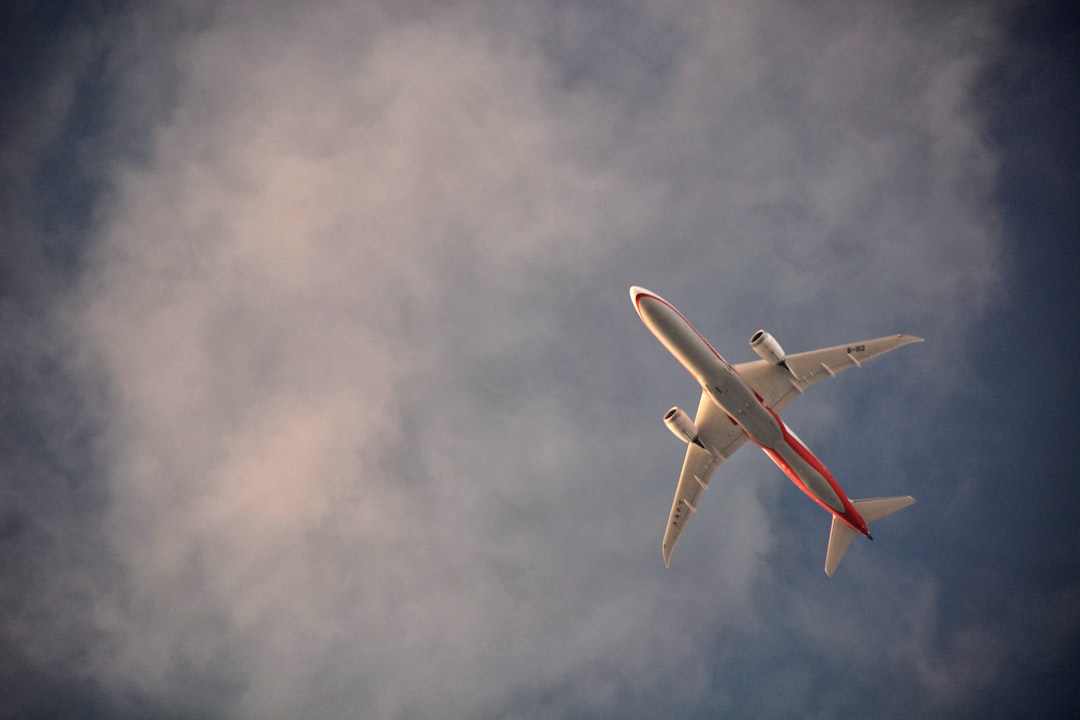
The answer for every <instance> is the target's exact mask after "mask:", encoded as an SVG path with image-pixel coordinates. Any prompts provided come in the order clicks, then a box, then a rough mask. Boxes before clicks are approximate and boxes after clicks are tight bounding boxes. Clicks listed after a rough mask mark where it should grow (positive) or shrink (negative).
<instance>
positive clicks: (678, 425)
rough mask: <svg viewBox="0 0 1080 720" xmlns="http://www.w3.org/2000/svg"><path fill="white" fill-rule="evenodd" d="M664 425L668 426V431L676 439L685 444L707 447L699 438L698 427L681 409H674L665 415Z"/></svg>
mask: <svg viewBox="0 0 1080 720" xmlns="http://www.w3.org/2000/svg"><path fill="white" fill-rule="evenodd" d="M664 424H665V425H667V426H668V430H670V431H671V432H672V433H674V434H675V437H677V438H679V439H680V440H682V441H683V442H684V443H694V444H695V445H697V446H698V447H702V448H703V447H705V446H704V445H702V444H701V440H700V439H699V438H698V430H697V427H696V426H695V425H694V423H693V422H692V421H691V420H690V417H689V416H688V415H687V414H686V413H684V412H683V411H682V410H680V409H679V408H677V407H673V408H671V409H670V410H668V411H667V412H666V413H664Z"/></svg>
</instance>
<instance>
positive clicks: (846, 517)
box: [751, 404, 870, 535]
mask: <svg viewBox="0 0 1080 720" xmlns="http://www.w3.org/2000/svg"><path fill="white" fill-rule="evenodd" d="M762 407H764V408H765V409H766V410H768V411H769V412H770V413H771V414H772V416H773V417H774V418H776V422H777V423H779V424H780V429H781V431H783V433H784V442H785V443H787V445H788V447H790V448H791V449H792V450H794V451H795V452H796V453H797V454H798V455H799V457H801V458H802V459H803V460H805V461H806V462H807V463H809V465H810V467H812V468H814V470H816V471H817V472H818V473H819V474H820V475H821V476H822V477H823V478H825V482H827V483H829V486H830V487H831V488H832V489H833V492H835V493H836V495H837V497H839V498H840V502H841V503H843V505H844V512H842V513H840V512H837V511H836V510H834V509H833V508H831V507H829V506H828V505H827V504H826V503H824V502H822V500H821V499H820V498H819V497H818V496H817V495H815V494H814V493H812V492H810V490H809V489H808V488H807V487H806V484H805V483H803V481H802V480H801V479H800V478H799V476H798V474H797V473H796V472H795V471H794V469H792V467H791V466H790V465H788V464H787V462H786V461H785V460H784V459H783V458H782V457H780V455H779V454H777V453H776V451H775V450H772V449H770V448H767V447H764V446H760V447H761V449H762V450H764V451H765V454H766V455H768V456H769V457H770V458H772V460H773V462H775V463H776V464H777V466H778V467H779V468H780V469H781V470H783V471H784V474H785V475H787V476H788V477H789V478H791V481H792V482H793V483H795V485H796V487H798V488H799V489H800V490H802V491H803V492H804V493H806V494H807V495H809V496H810V499H811V500H813V501H814V502H816V503H817V504H818V505H820V506H821V507H823V508H824V509H825V510H827V511H828V512H829V513H831V514H832V515H835V516H837V517H838V518H840V519H841V520H843V521H844V522H845V523H847V524H848V525H850V526H851V528H852V529H853V530H855V531H856V532H859V533H862V534H863V535H868V534H869V532H870V531H869V529H868V528H867V527H866V522H865V521H864V520H863V519H862V516H861V515H859V511H858V510H856V509H855V506H854V505H852V504H851V500H850V499H849V498H848V496H847V493H845V492H844V489H843V488H842V487H840V483H838V482H836V478H834V477H833V474H832V473H831V472H829V469H828V468H827V467H825V464H824V463H822V462H821V460H819V459H818V458H817V456H816V455H814V453H813V452H811V451H810V448H808V447H806V445H805V444H803V442H802V441H801V440H799V438H797V437H795V436H794V435H792V434H791V432H790V431H789V430H788V427H787V425H785V424H784V421H783V420H781V419H780V417H779V416H778V415H777V414H776V413H775V412H773V410H772V408H770V407H769V406H767V405H764V404H763V405H762ZM751 440H753V438H751Z"/></svg>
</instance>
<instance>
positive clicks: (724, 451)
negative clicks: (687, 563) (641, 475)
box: [664, 393, 746, 565]
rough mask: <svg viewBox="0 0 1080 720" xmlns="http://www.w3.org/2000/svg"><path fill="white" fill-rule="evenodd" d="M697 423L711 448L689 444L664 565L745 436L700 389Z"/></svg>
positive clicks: (670, 520)
mask: <svg viewBox="0 0 1080 720" xmlns="http://www.w3.org/2000/svg"><path fill="white" fill-rule="evenodd" d="M694 425H695V426H697V431H698V439H699V440H701V443H702V444H703V445H704V446H705V448H708V450H706V449H704V448H702V447H699V446H698V445H696V444H694V443H687V445H686V458H685V459H684V460H683V467H682V473H681V474H680V475H679V484H678V486H677V487H676V488H675V499H674V500H673V501H672V503H671V515H670V516H669V517H668V525H667V530H666V531H665V532H664V565H667V564H668V562H669V561H670V558H671V552H672V550H674V549H675V544H676V543H677V542H678V541H679V536H680V535H682V531H683V529H684V528H685V527H686V523H688V522H690V516H691V515H693V514H694V512H695V511H696V509H697V504H698V499H699V498H700V497H701V495H702V494H703V493H704V492H705V490H706V489H707V488H708V486H709V478H711V477H712V474H713V471H714V470H716V468H717V467H719V465H720V463H722V462H724V461H725V460H727V459H728V458H729V457H730V456H731V454H732V453H733V452H735V451H736V450H737V449H738V448H739V446H740V445H742V444H743V441H745V440H746V434H745V433H744V432H743V431H742V428H740V427H739V426H738V425H736V424H735V421H733V420H732V419H731V418H729V417H728V416H727V415H726V414H725V413H724V411H723V410H721V409H720V408H718V407H717V406H716V404H715V403H714V402H713V401H712V400H710V399H709V396H708V395H706V394H705V393H701V401H700V402H699V403H698V411H697V417H696V418H695V419H694Z"/></svg>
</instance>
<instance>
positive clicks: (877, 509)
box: [825, 495, 915, 577]
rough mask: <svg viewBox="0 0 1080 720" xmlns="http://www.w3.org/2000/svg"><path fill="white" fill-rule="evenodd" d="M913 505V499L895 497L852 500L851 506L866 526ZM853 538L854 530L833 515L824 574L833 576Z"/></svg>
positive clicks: (904, 496) (906, 496) (903, 496)
mask: <svg viewBox="0 0 1080 720" xmlns="http://www.w3.org/2000/svg"><path fill="white" fill-rule="evenodd" d="M914 503H915V498H913V497H911V496H910V495H899V496H897V497H883V498H868V499H866V500H852V501H851V504H852V505H854V506H855V509H856V510H858V511H859V515H861V516H862V519H863V520H864V521H866V524H867V525H869V524H870V523H872V522H874V521H875V520H880V519H881V518H883V517H886V516H888V515H892V514H893V513H894V512H896V511H897V510H902V509H904V508H906V507H907V506H908V505H912V504H914ZM854 538H855V530H854V529H853V528H852V527H851V526H850V525H848V524H847V523H846V522H844V521H843V520H841V519H840V518H838V517H837V516H835V515H833V519H832V527H831V528H830V529H829V549H828V550H826V551H825V574H826V575H828V576H829V577H832V576H833V573H834V572H836V568H837V567H839V565H840V561H841V560H843V559H844V553H846V552H847V550H848V548H849V547H851V541H852V540H853V539H854Z"/></svg>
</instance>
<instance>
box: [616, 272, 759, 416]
mask: <svg viewBox="0 0 1080 720" xmlns="http://www.w3.org/2000/svg"><path fill="white" fill-rule="evenodd" d="M642 298H649V299H650V300H655V301H656V302H658V303H660V304H661V305H663V306H664V307H666V308H668V309H669V310H671V312H673V313H675V314H676V315H678V316H679V317H680V318H682V321H683V322H684V323H686V327H688V328H690V329H691V330H693V331H694V334H695V335H697V336H698V339H699V340H701V342H703V343H705V347H707V348H709V349H710V350H712V353H713V355H715V356H716V359H717V360H719V361H720V362H722V363H724V365H727V366H728V367H729V368H731V369H732V370H734V369H735V368H732V367H731V365H730V364H729V363H728V361H727V360H725V359H724V358H723V356H721V355H720V353H718V352H716V348H714V347H713V346H712V344H711V343H710V342H709V341H708V340H706V339H705V336H704V335H702V334H701V333H699V332H698V329H697V328H696V327H694V324H693V323H692V322H690V321H689V320H687V319H686V316H685V315H683V314H682V313H681V312H679V309H678V308H676V307H675V306H674V305H672V304H671V303H669V302H668V301H667V300H665V299H664V298H662V297H660V296H659V295H652V294H649V293H641V294H640V295H638V296H637V297H635V298H634V307H635V308H636V309H637V313H638V317H639V318H641V319H642V320H644V319H645V317H644V316H643V315H642V314H641V299H642ZM676 359H678V358H676ZM679 364H680V365H682V366H683V367H684V368H686V371H687V372H689V373H690V374H691V375H693V374H694V371H693V370H691V369H690V368H688V367H686V364H685V363H683V362H682V360H679ZM759 399H760V398H759Z"/></svg>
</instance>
